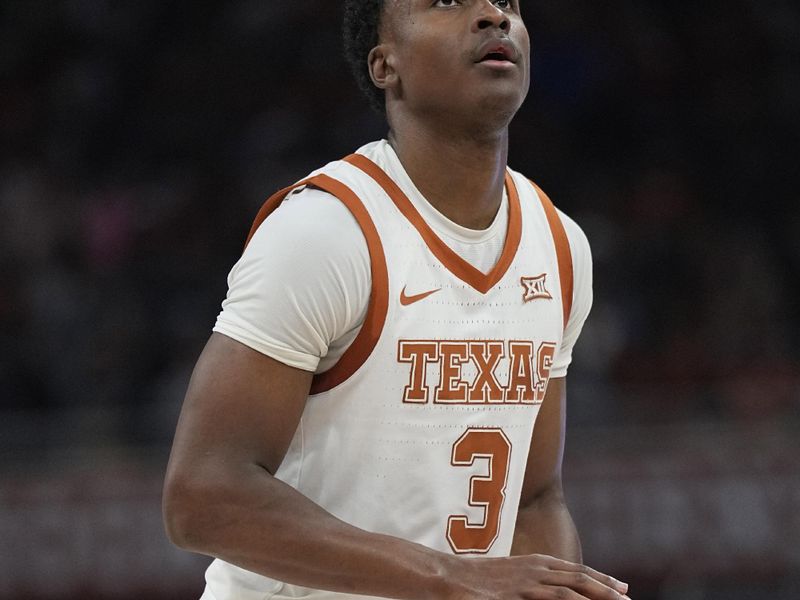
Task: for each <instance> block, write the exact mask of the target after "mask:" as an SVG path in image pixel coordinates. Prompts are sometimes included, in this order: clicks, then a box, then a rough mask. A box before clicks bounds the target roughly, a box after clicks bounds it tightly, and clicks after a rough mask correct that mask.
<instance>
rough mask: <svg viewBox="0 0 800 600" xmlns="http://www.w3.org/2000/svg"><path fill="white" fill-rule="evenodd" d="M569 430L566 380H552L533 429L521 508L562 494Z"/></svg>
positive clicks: (560, 378) (561, 378) (562, 378)
mask: <svg viewBox="0 0 800 600" xmlns="http://www.w3.org/2000/svg"><path fill="white" fill-rule="evenodd" d="M565 427H566V379H565V378H564V377H558V378H553V379H551V380H550V382H549V384H548V386H547V393H546V394H545V398H544V401H543V402H542V405H541V407H540V408H539V415H538V416H537V418H536V424H535V426H534V429H533V437H532V439H531V447H530V450H529V453H528V462H527V465H526V467H525V478H524V480H523V484H522V497H521V499H520V506H526V505H528V504H530V503H531V502H534V501H535V500H536V499H537V498H540V497H541V496H542V495H543V494H546V493H548V492H551V491H556V492H558V493H560V492H561V462H562V459H563V456H564V432H565Z"/></svg>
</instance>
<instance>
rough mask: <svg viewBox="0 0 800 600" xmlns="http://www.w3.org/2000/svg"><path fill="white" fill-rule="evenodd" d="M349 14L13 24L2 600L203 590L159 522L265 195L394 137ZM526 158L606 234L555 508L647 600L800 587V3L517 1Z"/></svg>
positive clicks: (2, 249)
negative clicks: (347, 56) (181, 420)
mask: <svg viewBox="0 0 800 600" xmlns="http://www.w3.org/2000/svg"><path fill="white" fill-rule="evenodd" d="M339 4H340V3H338V2H330V1H327V0H309V1H308V2H303V3H283V2H273V1H257V0H231V1H229V2H225V3H208V4H203V3H189V2H181V1H165V0H159V1H156V0H138V1H137V2H127V3H116V2H110V1H108V0H50V1H43V0H42V1H40V0H32V1H30V2H26V1H22V0H8V1H4V2H2V3H0V540H2V542H0V600H5V599H12V598H14V599H16V598H32V599H36V598H40V599H42V600H44V599H51V598H53V599H55V598H58V599H71V598H82V599H86V598H97V599H100V598H104V599H105V598H107V599H117V598H123V599H124V598H134V597H137V598H141V597H147V598H154V599H157V598H170V599H176V598H187V599H188V598H196V597H198V594H199V590H200V589H202V569H203V566H204V564H206V563H207V559H204V558H197V557H193V556H191V555H188V554H185V553H182V552H180V551H178V550H176V549H173V548H171V547H170V546H169V545H168V543H167V542H166V540H165V537H164V534H163V532H162V528H161V520H160V519H161V517H160V514H159V502H160V500H159V498H160V485H161V479H162V476H163V469H164V466H165V462H166V454H167V452H168V447H169V443H170V440H171V435H172V432H173V430H174V426H175V419H176V416H177V412H178V410H179V406H180V402H181V400H182V394H183V392H184V390H185V386H186V383H187V380H188V376H189V373H190V370H191V368H192V365H193V363H194V360H195V359H196V357H197V355H198V353H199V351H200V349H201V347H202V344H203V343H204V341H205V339H206V338H207V336H208V334H209V332H210V328H211V325H212V324H213V320H214V317H215V315H216V312H217V311H218V307H219V303H220V301H221V300H222V298H223V297H224V293H225V277H226V274H227V271H228V269H229V268H230V266H231V265H232V264H233V262H234V261H235V259H236V256H237V253H238V252H239V251H240V249H241V244H242V242H243V240H244V236H245V234H246V232H247V230H248V227H249V222H250V219H251V217H252V216H253V215H254V214H255V211H256V210H257V208H258V206H259V205H260V203H261V201H262V200H263V198H264V197H266V196H267V195H269V193H271V192H272V191H274V190H275V189H276V188H278V187H279V186H282V185H285V184H287V183H290V182H292V181H294V180H296V179H297V178H299V177H300V176H302V175H304V174H305V173H306V172H307V171H309V170H310V169H312V168H314V167H315V166H317V165H319V164H321V163H323V162H326V161H328V160H331V159H333V158H337V157H339V156H341V155H344V154H346V153H348V152H350V151H352V150H353V149H355V148H356V147H358V146H359V145H361V144H362V143H363V142H366V141H369V140H371V139H373V138H377V137H380V136H383V135H384V134H385V127H384V125H383V124H382V122H381V119H380V118H379V117H378V116H377V115H374V114H372V113H371V112H370V111H369V110H368V109H367V108H366V103H365V102H364V101H363V100H362V99H361V98H360V96H359V95H358V92H357V91H356V89H355V85H354V84H353V83H352V82H351V80H350V77H349V74H348V73H347V72H346V69H345V67H344V65H343V62H342V60H341V59H340V58H339V51H338V49H339V46H340V43H339V32H338V23H339V19H340V15H339V11H340V7H339ZM523 9H524V14H525V17H526V21H527V23H528V26H529V29H530V30H531V35H532V39H533V47H534V53H535V57H534V73H533V80H534V88H533V90H532V92H531V95H530V96H529V99H528V102H527V104H526V106H525V107H524V108H523V110H522V111H521V113H520V114H519V115H518V117H517V119H516V121H515V123H514V125H513V129H512V149H511V155H510V156H511V165H512V166H513V167H515V168H517V169H519V170H521V171H523V172H525V173H526V174H528V175H530V176H531V177H533V178H534V179H535V180H536V181H537V182H538V183H539V184H540V185H541V186H542V187H543V188H544V189H545V190H547V191H548V192H549V194H550V195H551V197H553V199H554V201H555V202H556V204H558V205H559V206H560V207H561V208H563V209H564V210H565V211H566V212H567V213H569V214H570V215H572V216H573V217H575V218H576V220H577V221H578V222H579V223H580V224H581V225H582V226H583V227H584V229H585V231H586V233H587V235H588V236H589V238H590V241H591V242H592V248H593V252H594V258H595V304H594V309H593V313H592V316H591V318H590V321H589V323H588V324H587V326H586V328H585V331H584V334H583V336H582V338H581V342H580V344H579V346H578V349H577V351H576V356H575V362H574V365H573V367H572V369H571V372H570V410H569V422H570V430H569V434H568V455H567V459H566V464H565V472H566V477H567V487H568V500H569V502H570V504H571V505H572V507H573V510H574V516H575V519H576V521H577V522H578V525H579V527H580V530H581V534H582V537H583V541H584V550H585V555H586V560H587V562H589V563H590V564H593V565H596V566H597V567H598V568H603V569H607V570H608V571H610V572H612V573H614V574H616V575H618V576H619V577H620V578H627V579H629V580H631V581H632V583H633V584H634V588H633V590H632V593H631V594H632V597H633V598H635V599H636V600H717V599H722V598H724V599H726V600H750V599H761V598H770V599H771V600H796V599H797V598H800V575H798V574H800V510H798V509H799V508H800V460H798V459H799V458H800V442H799V441H798V440H800V435H799V434H800V418H799V413H800V411H799V410H798V409H800V301H798V298H799V297H800V208H798V201H797V198H796V195H797V190H798V189H800V185H798V184H800V177H799V176H798V173H799V172H800V170H799V169H798V168H797V157H798V156H800V71H798V69H797V66H798V64H800V7H798V6H797V5H796V3H793V2H790V1H789V0H759V1H756V0H733V1H732V2H725V3H723V2H721V1H719V0H710V1H709V2H703V3H696V4H689V5H675V4H674V3H669V2H666V1H664V0H639V1H637V2H632V1H628V0H611V1H609V2H603V3H595V2H589V1H588V0H580V1H577V0H576V1H564V2H556V3H552V2H551V3H533V2H525V3H524V6H523Z"/></svg>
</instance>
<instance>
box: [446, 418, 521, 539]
mask: <svg viewBox="0 0 800 600" xmlns="http://www.w3.org/2000/svg"><path fill="white" fill-rule="evenodd" d="M510 457H511V442H509V441H508V438H507V437H506V435H505V433H503V430H502V429H468V430H467V431H466V432H465V433H464V435H462V436H461V437H460V438H459V439H458V441H457V442H456V443H455V444H453V456H452V458H451V464H452V465H453V466H454V467H471V466H472V465H473V464H474V463H475V459H476V458H486V459H488V460H489V474H488V475H475V476H473V477H472V478H471V479H470V489H469V505H470V506H475V507H478V508H483V522H481V523H470V521H469V518H468V517H467V516H466V515H453V516H451V517H450V518H449V519H447V541H448V542H449V543H450V547H451V548H452V549H453V552H455V553H457V554H467V553H479V554H484V553H486V552H488V551H489V549H490V548H491V547H492V544H494V541H495V540H496V539H497V534H498V532H499V531H500V513H501V511H502V510H503V501H504V500H505V497H506V483H507V480H508V462H509V459H510Z"/></svg>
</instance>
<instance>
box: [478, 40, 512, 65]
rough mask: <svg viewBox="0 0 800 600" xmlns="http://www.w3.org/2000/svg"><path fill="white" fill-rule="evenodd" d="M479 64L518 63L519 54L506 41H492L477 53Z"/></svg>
mask: <svg viewBox="0 0 800 600" xmlns="http://www.w3.org/2000/svg"><path fill="white" fill-rule="evenodd" d="M477 56H478V59H477V60H476V61H475V62H477V63H483V62H493V63H511V64H513V63H516V62H517V52H516V49H515V48H514V46H513V45H512V44H511V43H510V42H507V41H505V40H490V41H488V42H486V43H485V44H483V45H482V46H481V47H480V48H479V49H478V52H477Z"/></svg>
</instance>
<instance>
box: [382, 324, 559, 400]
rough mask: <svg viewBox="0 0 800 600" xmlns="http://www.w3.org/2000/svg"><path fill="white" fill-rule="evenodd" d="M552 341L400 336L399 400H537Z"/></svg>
mask: <svg viewBox="0 0 800 600" xmlns="http://www.w3.org/2000/svg"><path fill="white" fill-rule="evenodd" d="M555 352H556V344H554V343H552V342H541V343H539V344H538V345H536V344H534V342H532V341H527V340H463V341H462V340H458V341H451V340H448V341H441V340H399V341H398V344H397V360H398V362H400V363H402V364H407V365H408V371H409V375H408V385H406V387H405V389H404V390H403V402H406V403H410V404H427V403H428V402H433V403H435V404H538V403H540V402H542V401H543V400H544V394H545V391H546V390H547V381H548V380H549V378H550V369H551V367H552V365H553V357H554V356H555Z"/></svg>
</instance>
